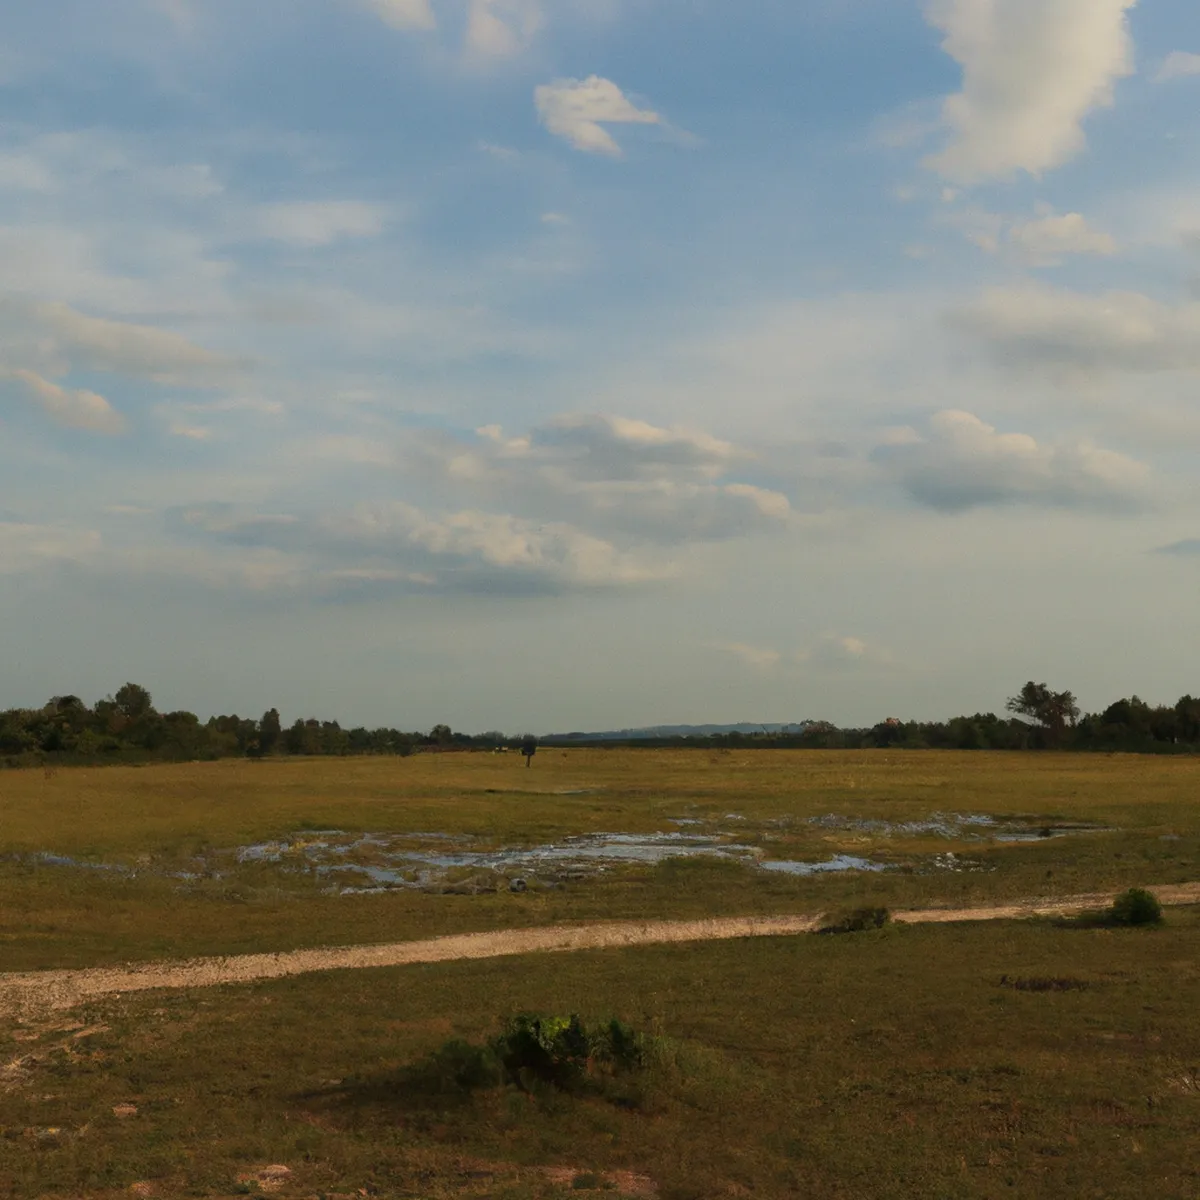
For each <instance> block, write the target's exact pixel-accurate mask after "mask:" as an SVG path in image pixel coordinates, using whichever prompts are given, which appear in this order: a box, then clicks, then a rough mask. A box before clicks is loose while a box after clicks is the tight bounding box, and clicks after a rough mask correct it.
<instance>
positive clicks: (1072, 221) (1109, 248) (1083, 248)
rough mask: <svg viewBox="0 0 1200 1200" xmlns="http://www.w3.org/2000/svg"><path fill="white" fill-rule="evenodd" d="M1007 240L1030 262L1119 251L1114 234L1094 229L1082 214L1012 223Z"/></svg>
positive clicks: (1040, 263)
mask: <svg viewBox="0 0 1200 1200" xmlns="http://www.w3.org/2000/svg"><path fill="white" fill-rule="evenodd" d="M1008 240H1009V242H1010V243H1011V244H1012V246H1013V247H1014V248H1015V249H1016V250H1017V252H1018V253H1019V254H1020V256H1021V257H1022V258H1023V259H1024V260H1025V261H1026V262H1028V263H1029V264H1031V265H1033V266H1039V267H1049V266H1057V265H1058V264H1059V263H1060V262H1062V259H1063V255H1066V254H1098V255H1109V254H1116V252H1117V242H1116V239H1115V238H1114V237H1113V236H1112V234H1109V233H1105V232H1104V231H1103V230H1100V229H1093V228H1092V226H1091V225H1089V224H1088V222H1087V218H1086V217H1084V216H1083V215H1082V214H1081V213H1063V214H1062V215H1060V216H1054V215H1046V216H1042V217H1039V218H1038V219H1037V220H1034V221H1026V222H1025V223H1024V224H1020V225H1013V226H1011V227H1010V229H1009V231H1008Z"/></svg>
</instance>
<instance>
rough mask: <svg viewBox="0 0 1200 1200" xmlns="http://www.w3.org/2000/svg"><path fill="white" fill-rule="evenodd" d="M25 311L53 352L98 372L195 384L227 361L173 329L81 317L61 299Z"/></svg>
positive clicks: (223, 368) (221, 368)
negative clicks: (49, 341) (49, 338)
mask: <svg viewBox="0 0 1200 1200" xmlns="http://www.w3.org/2000/svg"><path fill="white" fill-rule="evenodd" d="M31 315H32V317H33V320H34V321H35V323H36V324H37V325H38V326H39V327H40V328H41V329H42V330H43V331H44V332H46V333H49V334H50V335H51V336H52V337H53V339H54V346H55V348H56V350H57V351H58V352H59V353H61V354H65V355H67V356H68V357H70V358H72V359H77V360H78V361H80V362H82V363H83V364H84V365H86V366H88V367H91V368H93V369H94V370H98V371H112V372H116V373H117V374H123V375H132V376H137V377H140V378H145V379H150V380H153V381H155V382H158V383H189V382H190V383H199V382H202V381H204V380H206V379H209V378H211V377H213V376H217V375H223V374H225V373H226V372H227V371H228V369H229V368H230V367H231V366H232V365H233V364H232V363H231V362H230V360H229V359H227V358H225V357H223V356H222V355H220V354H215V353H214V352H213V351H211V350H206V349H204V348H203V347H202V346H197V345H196V344H195V343H193V342H190V341H188V339H187V338H185V337H183V336H182V335H180V334H178V333H172V332H170V331H169V330H164V329H155V328H153V327H152V326H149V325H134V324H131V323H129V322H125V321H109V320H105V319H103V318H101V317H89V316H85V315H84V314H83V313H80V312H77V311H76V310H75V309H73V308H69V307H68V306H67V305H65V304H40V305H37V306H35V307H34V308H33V310H32V314H31Z"/></svg>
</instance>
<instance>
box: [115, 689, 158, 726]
mask: <svg viewBox="0 0 1200 1200" xmlns="http://www.w3.org/2000/svg"><path fill="white" fill-rule="evenodd" d="M113 703H114V704H116V706H117V711H118V712H119V713H120V714H121V715H122V716H123V717H125V718H126V720H129V721H137V720H139V719H140V718H142V717H144V716H146V715H147V714H148V713H150V712H152V711H153V710H154V705H153V704H152V703H151V700H150V693H149V692H148V691H146V689H145V688H144V687H142V686H141V685H140V684H137V683H127V684H125V685H124V686H123V687H120V688H118V689H117V694H116V695H115V696H114V697H113Z"/></svg>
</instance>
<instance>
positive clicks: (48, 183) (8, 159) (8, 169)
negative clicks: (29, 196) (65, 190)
mask: <svg viewBox="0 0 1200 1200" xmlns="http://www.w3.org/2000/svg"><path fill="white" fill-rule="evenodd" d="M54 189H55V180H54V176H53V174H52V173H51V172H50V169H49V167H48V166H47V165H46V163H45V162H44V161H43V160H42V159H40V158H38V157H37V156H35V155H32V154H0V191H6V192H7V191H20V192H52V191H54Z"/></svg>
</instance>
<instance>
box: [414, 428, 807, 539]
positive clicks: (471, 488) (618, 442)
mask: <svg viewBox="0 0 1200 1200" xmlns="http://www.w3.org/2000/svg"><path fill="white" fill-rule="evenodd" d="M750 457H751V456H750V455H748V454H747V453H746V452H745V451H743V450H741V449H739V448H738V447H736V446H733V445H731V444H730V443H728V442H723V441H721V440H720V439H718V438H715V437H713V436H712V435H710V434H707V433H704V432H701V431H696V430H686V429H679V428H675V429H666V428H660V427H658V426H654V425H650V424H648V423H646V422H644V421H635V420H629V419H627V418H621V417H611V416H596V415H583V416H569V417H559V418H557V419H556V420H553V421H550V422H547V423H546V424H544V425H541V426H538V427H537V428H535V429H533V430H531V431H530V432H529V433H527V434H524V435H522V436H519V437H506V436H505V434H504V432H503V430H501V429H500V428H499V427H498V426H485V427H484V428H482V429H480V430H478V431H477V437H476V440H475V441H473V442H466V441H463V440H462V439H454V438H446V437H441V436H438V435H429V436H427V437H426V438H425V439H424V440H422V441H420V442H418V443H417V444H416V446H415V447H414V448H413V450H412V452H411V455H410V458H411V467H412V469H413V470H416V471H419V472H420V473H421V474H422V475H423V476H424V477H425V479H426V480H427V481H428V482H429V483H431V484H432V485H433V486H434V487H439V488H441V489H442V490H444V491H446V492H447V494H448V495H452V496H455V497H461V496H463V495H468V496H470V497H472V498H473V499H475V500H476V501H478V502H488V503H490V504H494V505H498V506H501V507H503V508H505V509H508V510H511V511H516V512H519V513H522V514H523V515H526V516H530V517H551V518H553V517H561V518H565V519H568V520H570V521H572V522H573V523H574V524H576V525H579V526H580V527H582V528H585V529H588V530H590V531H592V532H593V533H597V534H600V535H602V536H605V537H611V536H616V535H624V536H626V537H631V538H634V539H636V540H638V541H651V542H660V543H665V544H671V543H680V542H687V541H693V540H699V541H704V540H721V539H725V538H733V537H740V536H746V535H749V534H752V533H756V532H770V531H777V530H780V529H783V528H785V527H786V525H787V523H788V521H789V519H790V518H791V515H792V513H791V505H790V503H789V501H788V498H787V497H786V496H785V495H783V494H782V493H781V492H778V491H775V490H772V489H770V488H767V487H762V486H758V485H756V484H751V483H746V482H742V481H739V480H736V479H732V480H731V479H729V478H728V476H729V474H730V473H731V472H732V471H733V470H735V469H736V466H737V465H738V464H739V463H742V462H745V461H748V460H749V459H750Z"/></svg>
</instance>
